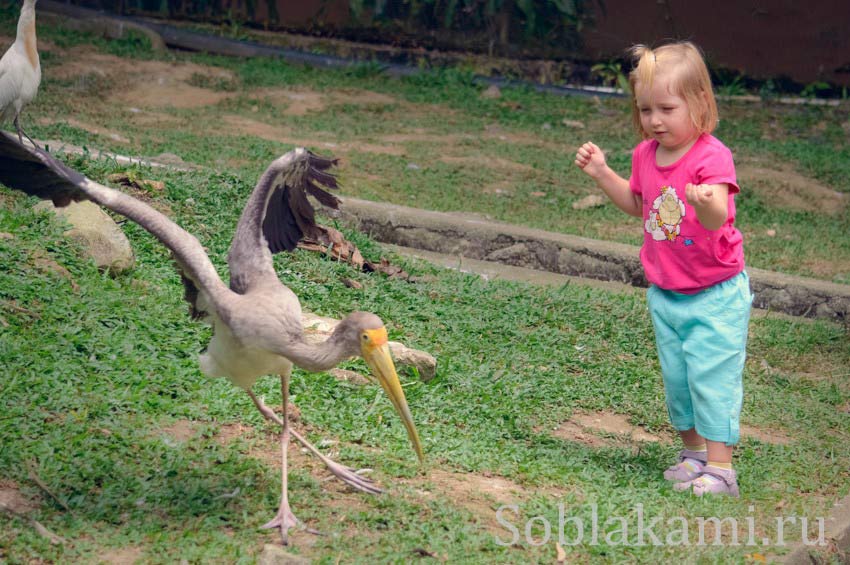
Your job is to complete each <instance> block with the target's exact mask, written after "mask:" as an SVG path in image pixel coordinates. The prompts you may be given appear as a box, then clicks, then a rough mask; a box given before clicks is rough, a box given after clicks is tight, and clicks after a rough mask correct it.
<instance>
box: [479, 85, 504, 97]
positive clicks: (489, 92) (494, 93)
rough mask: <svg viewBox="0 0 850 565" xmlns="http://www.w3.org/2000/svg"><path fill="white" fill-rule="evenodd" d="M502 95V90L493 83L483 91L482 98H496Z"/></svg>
mask: <svg viewBox="0 0 850 565" xmlns="http://www.w3.org/2000/svg"><path fill="white" fill-rule="evenodd" d="M501 97H502V91H501V90H499V87H498V86H496V85H495V84H491V85H490V86H488V87H487V89H486V90H484V92H482V93H481V98H488V99H491V100H492V99H496V98H501Z"/></svg>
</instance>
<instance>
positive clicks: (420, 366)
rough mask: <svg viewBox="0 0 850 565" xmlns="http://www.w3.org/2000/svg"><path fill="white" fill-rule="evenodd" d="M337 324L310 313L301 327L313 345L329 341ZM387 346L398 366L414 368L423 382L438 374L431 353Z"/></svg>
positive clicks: (390, 343)
mask: <svg viewBox="0 0 850 565" xmlns="http://www.w3.org/2000/svg"><path fill="white" fill-rule="evenodd" d="M337 324H339V320H335V319H333V318H325V317H323V316H317V315H315V314H310V313H308V312H304V313H302V314H301V325H303V326H304V333H305V335H306V336H307V340H308V341H311V342H313V343H318V342H322V341H324V340H326V339H328V337H330V335H331V334H332V333H333V331H334V328H335V327H336V325H337ZM387 345H389V347H390V353H391V354H392V356H393V359H395V362H396V364H398V365H401V366H405V367H414V368H415V369H416V371H417V372H418V373H419V379H420V380H421V381H423V382H428V381H430V380H431V379H433V378H434V376H435V375H436V374H437V360H436V359H434V356H433V355H431V354H430V353H426V352H425V351H420V350H418V349H411V348H409V347H407V346H406V345H404V344H403V343H399V342H397V341H391V342H389V343H388V344H387Z"/></svg>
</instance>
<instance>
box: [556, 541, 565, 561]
mask: <svg viewBox="0 0 850 565" xmlns="http://www.w3.org/2000/svg"><path fill="white" fill-rule="evenodd" d="M555 551H557V552H558V558H557V559H556V560H555V563H566V562H567V552H566V551H564V548H563V547H561V544H560V543H556V544H555Z"/></svg>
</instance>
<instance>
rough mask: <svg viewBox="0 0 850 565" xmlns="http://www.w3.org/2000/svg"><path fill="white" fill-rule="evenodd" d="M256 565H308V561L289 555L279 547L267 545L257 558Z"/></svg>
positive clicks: (304, 558)
mask: <svg viewBox="0 0 850 565" xmlns="http://www.w3.org/2000/svg"><path fill="white" fill-rule="evenodd" d="M257 565H310V560H309V559H307V558H306V557H302V556H300V555H295V554H293V553H289V552H288V551H286V550H285V549H283V548H282V547H280V546H277V545H272V544H270V543H267V544H265V545H264V546H263V551H262V552H261V553H260V554H259V555H258V556H257Z"/></svg>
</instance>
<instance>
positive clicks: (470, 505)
mask: <svg viewBox="0 0 850 565" xmlns="http://www.w3.org/2000/svg"><path fill="white" fill-rule="evenodd" d="M402 482H403V483H406V484H408V485H410V486H413V487H414V488H415V492H416V494H418V495H419V496H420V497H421V498H422V499H425V500H427V499H429V498H430V497H432V496H434V495H435V494H438V495H440V496H443V497H445V498H447V499H449V500H451V501H452V503H453V504H456V505H458V506H461V507H463V508H465V509H466V510H468V511H469V513H470V514H472V515H473V516H474V517H475V519H476V521H477V522H478V523H479V524H482V525H483V526H484V527H486V528H487V530H488V531H491V532H499V533H501V534H504V529H503V528H502V527H501V526H499V524H498V522H497V521H496V511H497V510H498V509H499V508H500V507H501V506H504V505H508V504H522V503H523V502H525V501H527V500H529V499H530V498H531V497H532V496H533V495H535V494H540V493H541V492H542V493H545V494H547V495H548V496H551V497H553V498H561V497H562V496H563V495H564V492H562V491H558V490H554V489H540V488H534V489H527V488H526V487H524V486H522V485H520V484H519V483H516V482H514V481H512V480H510V479H507V478H504V477H498V476H494V475H489V474H473V473H455V472H451V471H444V470H441V469H434V468H432V469H429V470H428V473H427V475H426V476H425V477H424V478H422V479H416V480H415V481H410V480H407V481H402Z"/></svg>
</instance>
